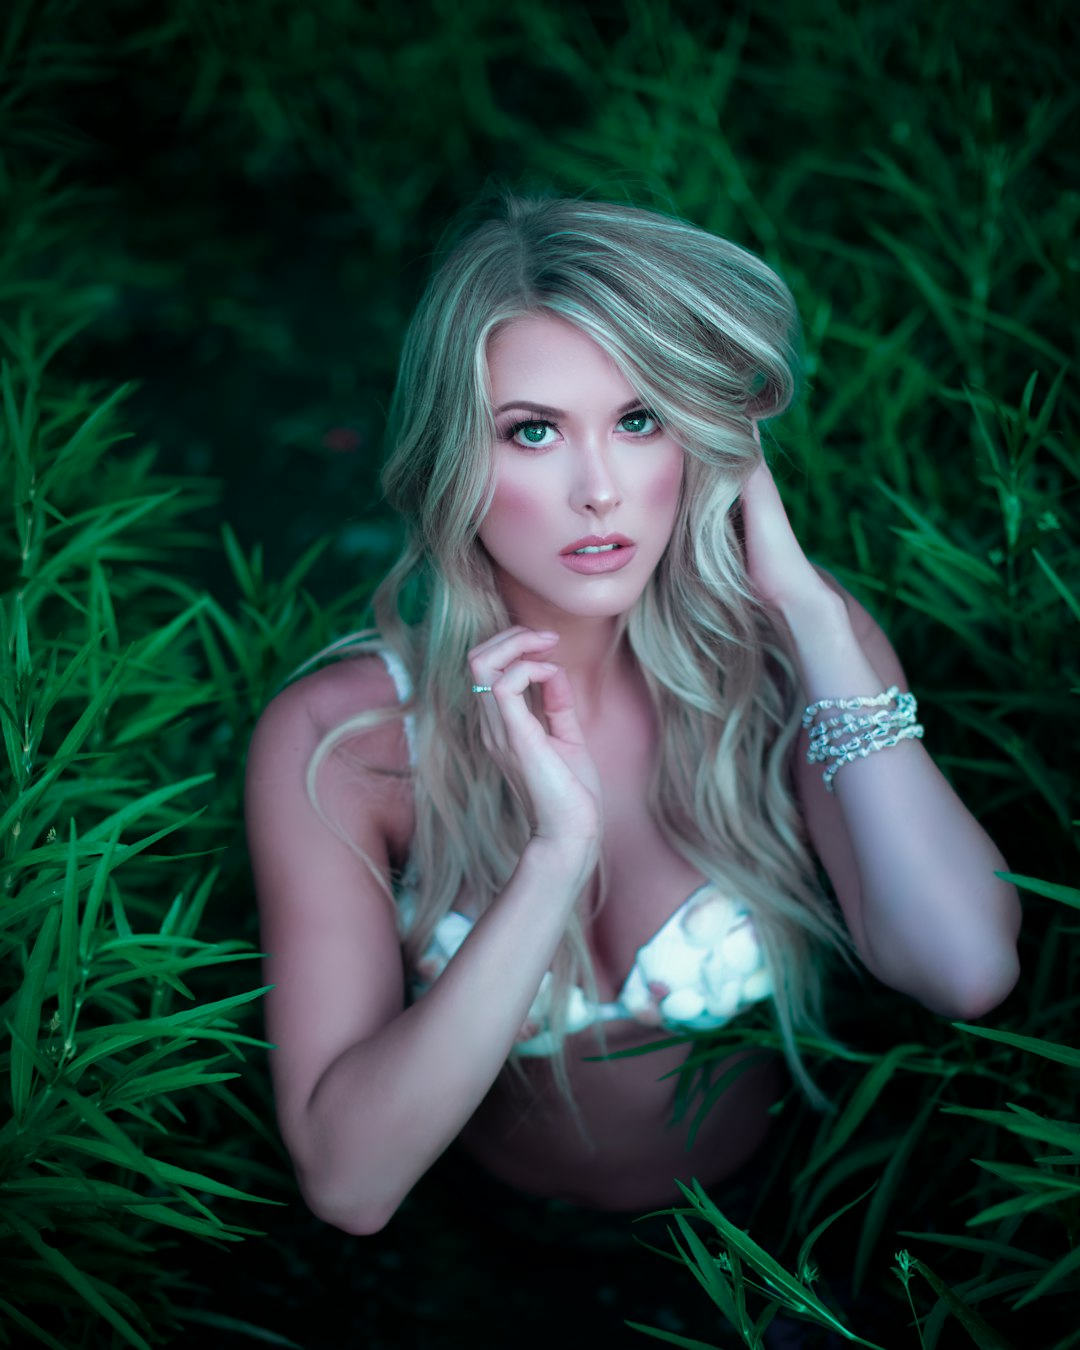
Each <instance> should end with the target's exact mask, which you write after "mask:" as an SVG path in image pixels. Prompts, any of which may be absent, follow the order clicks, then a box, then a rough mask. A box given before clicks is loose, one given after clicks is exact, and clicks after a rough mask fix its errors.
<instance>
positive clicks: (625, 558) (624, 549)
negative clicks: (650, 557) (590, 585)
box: [559, 544, 637, 576]
mask: <svg viewBox="0 0 1080 1350" xmlns="http://www.w3.org/2000/svg"><path fill="white" fill-rule="evenodd" d="M636 552H637V545H636V544H622V545H620V547H619V548H613V549H611V550H610V552H608V553H560V554H559V561H560V562H561V563H565V565H566V566H567V567H569V569H570V570H571V572H584V573H585V574H586V576H591V575H592V574H593V573H595V572H617V571H618V570H619V568H620V567H625V566H626V564H627V563H628V562H629V561H630V559H631V558H632V557H633V556H634V554H635V553H636Z"/></svg>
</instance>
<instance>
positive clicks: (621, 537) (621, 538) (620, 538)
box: [560, 534, 634, 553]
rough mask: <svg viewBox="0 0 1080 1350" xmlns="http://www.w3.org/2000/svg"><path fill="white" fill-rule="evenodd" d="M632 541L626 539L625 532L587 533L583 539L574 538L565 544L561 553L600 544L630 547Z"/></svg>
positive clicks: (596, 546) (594, 546) (595, 546)
mask: <svg viewBox="0 0 1080 1350" xmlns="http://www.w3.org/2000/svg"><path fill="white" fill-rule="evenodd" d="M633 543H634V541H633V540H632V539H627V537H626V535H625V534H587V535H586V536H585V537H584V539H575V540H574V542H573V543H572V544H567V546H566V547H565V548H564V549H561V550H560V552H562V553H573V551H574V549H576V548H598V547H599V546H600V545H602V544H622V545H623V546H624V547H632V546H633Z"/></svg>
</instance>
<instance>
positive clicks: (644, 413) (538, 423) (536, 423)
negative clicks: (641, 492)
mask: <svg viewBox="0 0 1080 1350" xmlns="http://www.w3.org/2000/svg"><path fill="white" fill-rule="evenodd" d="M631 417H647V418H648V419H649V420H650V421H652V422H655V423H656V425H655V426H654V427H653V429H652V431H641V432H637V433H635V432H629V433H627V434H628V435H631V436H633V435H636V436H637V439H638V440H642V441H644V440H648V439H649V437H650V436H655V435H656V433H657V432H658V431H659V430H660V419H659V418H658V417H657V416H656V414H655V413H654V412H650V411H649V409H648V408H633V409H632V410H631V411H630V412H628V413H623V415H622V417H620V418H619V421H620V422H625V421H627V420H628V419H629V418H631ZM526 427H550V428H551V430H552V431H558V429H559V428H558V426H557V425H556V424H555V423H554V422H549V421H548V420H547V419H546V418H543V417H527V418H524V419H523V420H522V421H520V422H514V423H513V424H512V425H511V426H508V427H507V428H506V430H505V431H504V432H503V433H502V434H501V435H500V437H499V439H500V440H502V441H513V440H514V437H515V436H516V435H517V434H518V432H519V431H523V430H524V429H525V428H526ZM514 443H515V444H516V446H517V448H518V449H519V450H524V451H526V452H529V451H533V452H536V451H539V450H547V449H548V446H546V445H522V444H521V442H520V441H517V442H514Z"/></svg>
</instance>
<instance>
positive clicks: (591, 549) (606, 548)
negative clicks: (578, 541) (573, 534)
mask: <svg viewBox="0 0 1080 1350" xmlns="http://www.w3.org/2000/svg"><path fill="white" fill-rule="evenodd" d="M618 547H619V545H618V544H600V545H599V546H597V545H595V544H589V546H588V547H587V548H576V549H574V552H575V553H610V552H611V550H612V549H613V548H618Z"/></svg>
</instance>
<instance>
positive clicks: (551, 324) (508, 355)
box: [487, 314, 630, 403]
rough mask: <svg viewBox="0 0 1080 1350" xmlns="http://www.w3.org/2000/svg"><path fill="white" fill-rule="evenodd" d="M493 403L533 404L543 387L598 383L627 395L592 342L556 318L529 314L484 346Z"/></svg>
mask: <svg viewBox="0 0 1080 1350" xmlns="http://www.w3.org/2000/svg"><path fill="white" fill-rule="evenodd" d="M487 365H488V378H489V382H490V385H491V393H492V400H493V402H495V403H500V402H502V401H503V399H505V398H511V397H517V398H534V397H538V396H539V395H540V394H541V393H542V392H543V391H542V389H541V388H540V386H541V385H543V384H545V383H547V382H551V381H557V382H563V383H569V384H571V385H577V384H581V383H588V382H589V381H596V380H602V381H603V382H604V383H605V384H612V385H616V384H617V385H619V387H620V388H625V389H627V390H629V389H630V386H629V384H628V383H627V381H626V379H625V377H624V376H623V375H622V372H621V371H620V370H619V368H618V366H617V365H616V364H615V362H614V361H613V360H612V359H611V357H610V356H608V354H607V353H606V352H605V351H604V350H603V348H602V347H600V346H599V345H598V344H597V343H596V342H594V341H593V339H592V338H591V337H589V336H588V335H587V334H585V333H583V332H582V331H581V329H580V328H575V327H574V325H573V324H572V323H568V322H567V320H565V319H561V318H559V317H558V316H557V315H554V314H527V315H525V316H523V317H522V318H520V319H512V320H511V321H510V322H509V323H506V324H504V325H503V326H502V327H501V328H499V329H498V330H496V332H495V333H494V334H493V335H492V337H491V338H490V340H489V341H488V348H487Z"/></svg>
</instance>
